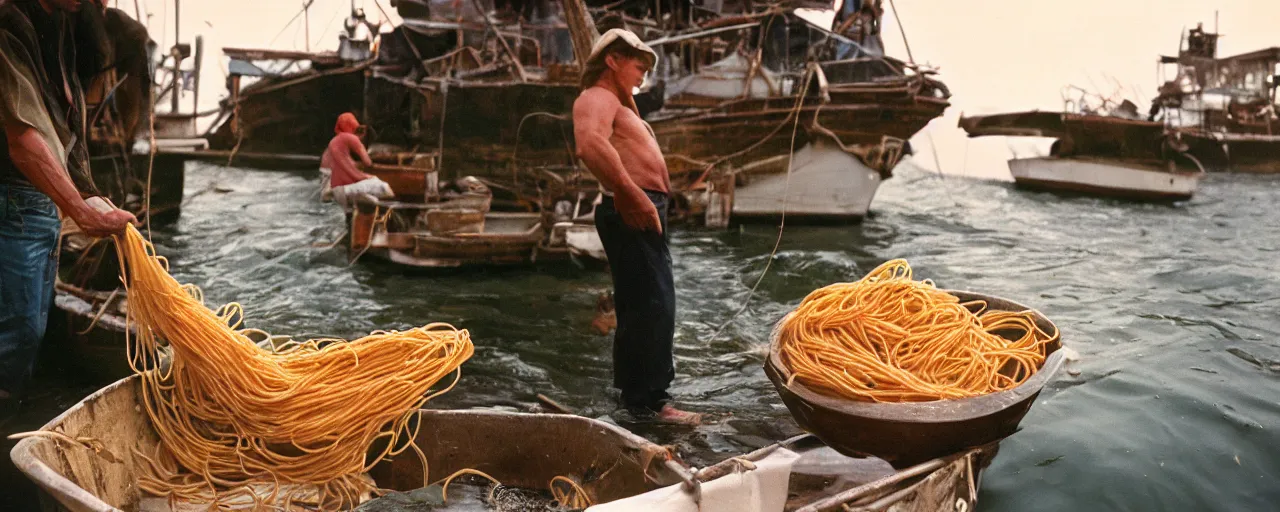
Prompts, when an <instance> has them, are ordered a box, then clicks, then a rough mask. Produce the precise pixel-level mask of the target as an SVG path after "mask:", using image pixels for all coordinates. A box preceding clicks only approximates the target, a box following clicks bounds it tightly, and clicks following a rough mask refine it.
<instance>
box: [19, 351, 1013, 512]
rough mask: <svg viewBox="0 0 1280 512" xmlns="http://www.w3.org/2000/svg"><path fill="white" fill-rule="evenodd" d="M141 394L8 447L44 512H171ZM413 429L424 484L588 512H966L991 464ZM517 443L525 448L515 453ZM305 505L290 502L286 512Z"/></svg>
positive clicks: (617, 431) (602, 429)
mask: <svg viewBox="0 0 1280 512" xmlns="http://www.w3.org/2000/svg"><path fill="white" fill-rule="evenodd" d="M139 382H140V380H139V378H138V377H137V376H131V377H128V378H126V379H123V380H120V381H118V382H116V383H114V384H112V385H110V386H108V387H106V388H103V389H102V390H100V391H98V392H96V393H94V394H92V395H90V396H88V397H87V398H85V399H84V400H82V401H81V402H80V403H78V404H76V405H75V406H73V407H71V408H70V409H68V410H67V411H66V412H64V413H63V414H61V415H59V416H58V417H57V418H55V419H53V420H52V421H50V422H49V423H48V424H46V425H45V426H44V427H43V428H42V429H41V431H40V432H43V433H37V434H30V435H28V436H27V438H25V439H22V440H21V441H20V442H19V443H18V444H17V446H15V447H14V448H13V450H12V451H11V453H10V457H11V458H12V460H13V462H14V464H15V465H16V466H17V467H18V469H19V470H21V471H22V472H23V473H24V474H26V475H27V476H28V477H29V478H30V479H31V480H32V481H34V482H35V483H36V484H37V485H38V486H39V488H40V490H41V492H42V493H43V494H44V495H45V497H46V498H50V499H49V501H48V503H49V504H50V505H51V506H52V507H51V508H53V509H56V510H70V511H76V512H79V511H95V512H96V511H108V510H172V509H170V508H169V503H168V502H167V500H166V499H164V498H159V497H154V496H146V495H144V494H143V492H142V491H141V490H140V489H139V487H138V484H137V479H138V477H139V476H140V475H141V471H142V469H141V467H142V464H145V462H144V461H142V459H141V458H139V457H137V456H136V455H135V453H151V452H152V451H153V450H154V449H155V447H156V445H157V444H158V443H159V438H158V437H157V435H156V433H155V431H154V430H153V428H152V427H151V423H150V420H149V419H148V418H147V416H146V414H145V413H144V412H142V411H143V408H142V406H141V400H142V395H141V388H140V386H139ZM419 422H420V423H421V425H422V428H421V429H419V431H418V434H417V437H416V442H417V443H418V445H419V447H420V448H422V450H423V451H424V452H425V455H426V457H427V460H428V467H429V468H430V475H429V476H430V477H431V478H430V479H431V480H438V479H440V478H443V476H445V475H449V474H451V473H453V472H455V471H457V470H459V469H463V468H474V469H479V470H481V471H484V472H485V473H487V474H489V475H492V476H493V477H495V478H496V479H498V480H499V481H501V482H502V483H503V484H504V485H505V486H509V487H514V488H522V489H530V490H538V489H545V488H546V486H547V482H549V481H550V480H551V479H552V478H553V477H556V476H568V477H571V478H573V479H575V480H577V481H579V482H580V483H581V485H582V487H583V489H584V490H585V491H586V493H587V494H588V495H589V496H590V498H591V500H592V502H593V503H595V504H596V505H595V506H593V507H591V508H589V509H588V510H600V511H603V512H615V511H627V512H630V511H637V510H699V509H701V510H705V511H728V510H733V511H734V512H778V511H783V510H786V511H792V510H802V511H805V512H816V511H826V510H841V509H842V507H843V506H845V505H849V506H851V507H855V508H856V509H858V510H895V511H916V512H925V511H929V512H933V511H937V510H943V507H947V508H946V510H955V509H954V508H951V507H956V506H959V505H958V504H959V503H963V504H964V505H963V506H964V507H965V508H964V509H967V510H972V508H973V505H974V503H975V502H976V500H977V495H976V494H977V492H976V491H977V488H978V484H979V482H980V476H981V472H982V470H983V468H984V467H985V466H986V465H987V464H988V463H989V462H990V460H991V457H993V456H994V448H993V447H980V448H975V449H968V450H964V451H962V452H959V453H956V454H953V455H949V456H946V457H940V458H937V459H933V460H929V461H927V462H924V463H922V464H919V465H916V466H912V467H910V468H906V469H904V470H901V471H897V470H894V469H893V468H892V467H890V466H889V465H888V464H887V463H885V462H884V461H881V460H879V459H874V458H861V459H859V458H849V457H845V456H843V455H840V454H838V453H836V452H835V451H834V450H832V449H831V448H829V447H826V446H825V445H823V444H822V443H821V442H820V441H819V440H818V439H817V438H815V437H813V436H808V435H805V436H800V437H798V438H793V439H790V440H786V441H783V442H780V443H778V444H776V445H772V446H769V447H766V448H763V449H761V450H758V451H756V452H753V453H750V454H743V455H740V456H737V457H733V458H730V459H728V460H725V461H723V462H721V463H718V464H714V465H711V466H709V467H707V468H703V469H701V470H697V471H695V470H693V469H692V468H688V467H686V466H684V465H682V464H681V463H679V462H678V461H677V460H675V459H673V458H671V457H670V454H669V452H668V451H667V450H666V449H665V448H663V447H660V446H657V445H655V444H653V443H652V442H649V441H647V440H645V439H643V438H641V437H639V436H636V435H635V434H632V433H631V432H628V431H626V430H624V429H622V428H620V427H617V426H614V425H610V424H607V423H604V422H601V421H598V420H592V419H588V418H583V417H579V416H572V415H559V414H526V413H509V412H497V411H489V410H462V411H444V410H427V409H424V410H422V411H420V412H419ZM517 437H518V438H519V439H520V440H521V442H518V443H516V442H511V440H512V439H513V438H517ZM368 475H369V477H371V478H372V479H373V480H374V481H375V482H376V483H377V485H378V487H379V488H382V489H389V490H393V491H411V490H414V489H418V488H421V487H422V485H423V474H422V466H421V464H420V462H419V461H418V460H417V458H415V457H396V458H395V459H394V460H384V461H382V462H380V463H379V464H378V465H376V466H374V467H373V468H372V469H371V470H370V471H369V473H368ZM455 485H457V484H455ZM268 492H269V491H265V490H264V492H263V493H264V496H263V497H265V494H266V493H268ZM655 504H661V508H654V506H655ZM183 505H186V506H187V507H189V506H190V505H189V504H179V508H178V509H185V508H184V506H183ZM250 506H252V504H251V503H245V504H244V508H245V509H248V508H249V507H250ZM304 507H305V504H300V503H298V502H295V503H294V508H293V509H292V510H306V508H304ZM446 510H447V508H446Z"/></svg>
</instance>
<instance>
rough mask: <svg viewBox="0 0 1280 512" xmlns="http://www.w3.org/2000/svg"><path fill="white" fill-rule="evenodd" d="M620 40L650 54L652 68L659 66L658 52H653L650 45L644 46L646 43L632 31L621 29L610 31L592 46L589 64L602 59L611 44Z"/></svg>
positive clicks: (588, 59) (588, 58)
mask: <svg viewBox="0 0 1280 512" xmlns="http://www.w3.org/2000/svg"><path fill="white" fill-rule="evenodd" d="M618 39H622V40H623V41H626V42H627V44H628V45H630V46H631V47H632V48H635V49H637V50H640V51H642V52H645V53H648V54H649V55H650V57H652V58H651V59H650V62H649V67H650V68H653V67H655V66H657V65H658V52H655V51H653V48H650V47H649V45H647V44H644V41H641V40H640V37H639V36H637V35H635V33H633V32H631V31H630V30H626V29H621V28H611V29H609V31H608V32H605V33H604V34H603V35H601V36H600V39H597V40H596V44H594V45H592V46H591V56H590V57H587V62H588V63H591V62H593V61H595V60H596V59H599V58H602V57H603V55H602V54H603V53H604V49H605V48H608V47H609V45H610V44H612V43H613V42H614V41H617V40H618ZM588 65H589V64H588Z"/></svg>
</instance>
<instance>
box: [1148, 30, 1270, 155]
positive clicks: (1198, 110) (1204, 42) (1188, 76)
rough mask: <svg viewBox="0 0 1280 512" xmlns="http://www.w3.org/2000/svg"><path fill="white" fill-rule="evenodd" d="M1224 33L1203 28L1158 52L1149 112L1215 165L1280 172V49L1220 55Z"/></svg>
mask: <svg viewBox="0 0 1280 512" xmlns="http://www.w3.org/2000/svg"><path fill="white" fill-rule="evenodd" d="M1219 37H1220V35H1219V34H1215V33H1210V32H1206V31H1205V30H1204V28H1203V27H1202V26H1197V27H1196V28H1193V29H1190V30H1188V31H1187V33H1186V34H1185V36H1184V37H1182V39H1181V40H1180V42H1179V48H1178V55H1177V56H1162V57H1160V61H1159V62H1160V68H1159V75H1160V76H1159V77H1158V80H1159V81H1160V83H1161V86H1160V88H1159V90H1158V94H1157V96H1156V98H1155V99H1154V100H1152V102H1151V111H1150V118H1151V120H1158V121H1160V122H1162V123H1163V124H1164V125H1165V126H1168V127H1169V128H1170V129H1173V130H1177V131H1178V132H1179V134H1180V136H1181V139H1182V140H1183V141H1185V143H1186V144H1187V146H1188V152H1189V153H1190V154H1192V155H1195V157H1196V158H1197V159H1199V161H1200V162H1202V163H1203V165H1204V166H1205V167H1206V168H1207V169H1208V170H1210V171H1235V172H1249V173H1277V172H1280V116H1277V112H1280V97H1278V96H1277V94H1276V91H1277V87H1278V86H1280V47H1273V48H1265V49H1261V50H1256V51H1251V52H1247V53H1243V54H1240V55H1235V56H1231V57H1223V58H1220V57H1218V38H1219ZM1166 78H1167V80H1166Z"/></svg>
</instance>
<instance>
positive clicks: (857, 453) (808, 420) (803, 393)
mask: <svg viewBox="0 0 1280 512" xmlns="http://www.w3.org/2000/svg"><path fill="white" fill-rule="evenodd" d="M947 293H950V294H952V295H955V296H956V297H959V298H960V300H961V302H967V301H973V300H983V301H986V302H987V309H989V310H996V311H1026V310H1028V309H1030V308H1028V307H1026V306H1023V305H1021V304H1018V303H1016V302H1013V301H1009V300H1006V299H1002V298H999V297H992V296H989V295H982V294H979V293H972V292H965V291H954V290H947ZM793 314H794V313H793ZM1034 315H1035V322H1036V325H1037V326H1039V327H1040V328H1041V329H1043V330H1044V331H1046V332H1058V331H1057V329H1058V328H1057V326H1055V325H1054V324H1053V322H1051V321H1049V319H1048V318H1045V317H1044V315H1041V314H1040V313H1039V312H1034ZM790 316H791V315H790V314H788V315H787V318H790ZM783 321H784V322H785V321H786V318H784V319H783ZM1006 337H1007V336H1006ZM1061 348H1062V342H1061V339H1059V340H1057V341H1054V342H1052V343H1050V344H1048V345H1047V346H1046V347H1045V349H1046V354H1047V356H1048V357H1046V358H1045V361H1044V364H1042V365H1041V367H1040V369H1039V370H1038V371H1036V373H1035V374H1034V375H1032V376H1031V378H1029V379H1027V380H1026V381H1025V382H1023V383H1022V384H1020V385H1019V386H1018V387H1015V388H1013V389H1010V390H1007V391H1001V392H998V393H991V394H987V395H982V396H977V397H972V398H962V399H955V400H937V401H932V402H902V403H878V402H861V401H855V400H845V399H839V398H834V397H830V396H827V395H822V394H819V393H817V392H815V391H813V390H811V389H809V388H807V387H805V386H804V384H801V383H800V382H799V381H796V382H792V383H791V384H790V385H788V384H787V381H788V380H789V379H790V377H791V374H790V372H789V371H788V370H787V369H786V368H785V367H784V366H783V365H782V360H781V357H780V356H779V353H778V351H779V343H778V333H777V330H776V329H775V331H774V335H773V340H772V343H771V347H770V350H769V359H768V360H767V361H766V362H765V367H764V369H765V374H767V375H768V376H769V380H770V381H771V382H773V386H774V387H775V388H777V390H778V394H779V395H781V396H782V401H783V403H785V404H786V405H787V409H789V410H790V411H791V415H792V416H794V417H795V419H796V422H797V423H799V424H800V427H801V428H804V429H805V430H807V431H809V432H811V433H813V434H814V435H815V436H817V437H818V438H819V439H821V440H822V441H823V442H824V443H826V444H827V445H828V446H831V447H832V448H834V449H835V450H836V451H838V452H840V453H842V454H844V455H847V456H850V457H866V456H874V457H879V458H881V459H884V460H885V461H887V462H889V464H892V465H893V467H895V468H899V469H901V468H906V467H910V466H912V465H915V464H919V463H921V462H925V461H928V460H931V459H934V458H937V457H941V456H944V455H948V454H952V453H957V452H960V451H962V450H965V449H968V448H974V447H978V446H982V445H986V444H989V443H992V442H996V441H999V440H1000V439H1003V438H1005V437H1008V436H1009V435H1011V434H1013V433H1014V432H1015V431H1017V429H1018V423H1019V422H1021V421H1022V417H1023V416H1025V415H1026V414H1027V411H1028V410H1029V409H1031V404H1032V403H1033V402H1034V401H1035V399H1036V396H1038V395H1039V394H1040V390H1041V388H1043V387H1044V385H1045V384H1046V383H1048V382H1049V380H1051V379H1052V378H1053V374H1054V373H1055V372H1057V371H1058V368H1059V367H1061V366H1062V364H1063V362H1065V359H1066V355H1065V353H1063V352H1062V351H1061V350H1060V349H1061Z"/></svg>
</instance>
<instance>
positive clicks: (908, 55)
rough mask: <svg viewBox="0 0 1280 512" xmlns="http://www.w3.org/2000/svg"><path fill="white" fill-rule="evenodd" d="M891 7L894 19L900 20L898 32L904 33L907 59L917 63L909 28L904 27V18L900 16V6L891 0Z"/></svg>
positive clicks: (903, 44) (903, 39) (903, 43)
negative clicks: (912, 53)
mask: <svg viewBox="0 0 1280 512" xmlns="http://www.w3.org/2000/svg"><path fill="white" fill-rule="evenodd" d="M889 7H890V8H891V9H893V19H894V20H895V21H897V22H898V32H899V33H901V34H902V46H905V47H906V48H907V60H909V61H911V63H912V64H915V63H916V58H915V57H913V56H912V55H911V43H909V42H907V29H905V28H903V27H902V18H900V17H898V6H897V4H895V3H894V2H893V0H889Z"/></svg>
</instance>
